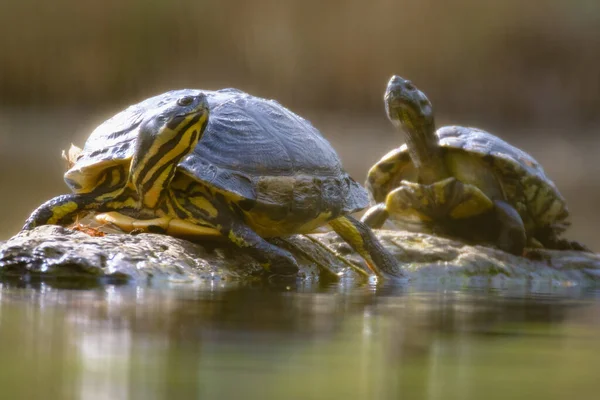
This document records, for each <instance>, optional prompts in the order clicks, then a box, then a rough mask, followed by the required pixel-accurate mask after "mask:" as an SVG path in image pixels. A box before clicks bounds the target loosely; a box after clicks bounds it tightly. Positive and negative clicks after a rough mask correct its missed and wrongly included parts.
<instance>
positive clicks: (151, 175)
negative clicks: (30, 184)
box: [23, 89, 398, 277]
mask: <svg viewBox="0 0 600 400" xmlns="http://www.w3.org/2000/svg"><path fill="white" fill-rule="evenodd" d="M77 153H79V154H77ZM70 154H71V157H73V158H74V159H72V160H71V161H72V164H73V165H72V167H71V168H70V169H69V170H68V171H67V172H66V173H65V175H64V179H65V182H66V183H67V185H68V186H69V188H70V189H71V191H72V193H70V194H65V195H60V196H57V197H55V198H53V199H51V200H49V201H47V202H45V203H44V204H42V205H41V206H39V207H38V208H37V209H36V210H35V211H34V212H33V213H32V214H31V216H30V217H29V218H28V219H27V221H26V223H25V226H24V227H23V229H24V230H30V229H32V228H34V227H36V226H38V225H44V224H55V225H68V224H69V223H71V222H72V221H73V220H74V219H75V218H76V217H77V216H78V214H80V213H81V212H86V211H87V212H89V211H93V212H95V213H96V216H95V218H96V220H98V221H101V222H110V223H113V224H115V225H117V226H118V227H120V228H121V229H122V230H124V231H125V232H131V231H137V232H139V231H148V232H158V233H166V234H170V235H173V236H182V237H210V236H221V237H225V238H227V239H228V240H229V241H230V242H231V243H233V244H235V245H236V246H238V247H239V248H241V249H245V250H247V251H249V252H251V253H252V254H254V255H255V256H256V258H257V259H258V260H259V262H261V264H263V265H264V266H265V269H266V270H267V271H269V272H270V273H272V274H277V275H291V274H295V273H296V272H297V271H298V265H297V262H296V260H295V259H294V257H293V256H292V254H291V253H289V252H288V251H286V250H284V249H282V248H280V247H278V246H276V245H274V244H272V243H270V242H269V241H268V240H266V239H268V238H271V237H281V236H286V235H292V234H302V233H310V232H312V231H314V230H315V229H317V228H319V227H322V226H324V225H326V224H329V226H331V228H333V230H334V231H336V232H337V233H338V234H339V235H340V236H341V237H342V238H343V239H344V240H345V241H346V242H348V243H349V244H350V246H351V247H353V248H354V249H355V250H356V251H357V252H358V253H359V254H360V255H361V256H362V257H363V258H364V259H365V260H366V262H367V265H368V266H369V268H370V269H371V270H372V271H373V272H374V273H375V274H377V275H378V276H380V277H383V276H384V275H385V272H386V271H396V270H397V269H398V268H397V261H396V259H395V258H394V257H393V256H392V255H391V254H390V253H389V252H388V251H387V250H386V249H385V248H384V247H383V245H382V244H381V243H380V242H379V241H378V239H377V238H376V237H375V235H374V234H373V232H372V231H371V229H369V228H368V227H367V226H366V225H365V224H363V223H362V222H360V221H359V220H357V219H355V218H353V217H352V216H351V215H350V214H352V213H354V212H356V211H359V210H362V209H364V208H366V207H367V206H368V204H369V200H368V194H367V192H366V190H365V189H364V188H363V187H362V186H361V185H360V184H358V183H357V182H356V181H355V180H354V179H353V178H351V177H350V175H348V173H347V172H346V171H345V170H344V169H343V167H342V164H341V161H340V158H339V156H338V155H337V153H336V152H335V150H334V149H333V147H332V146H331V145H330V143H329V142H328V141H327V140H326V139H325V138H324V137H323V136H322V134H321V133H320V132H319V131H318V130H317V129H316V128H315V127H314V126H313V125H312V124H311V123H310V122H309V121H307V120H306V119H304V118H302V117H300V116H299V115H297V114H295V113H294V112H292V111H290V110H289V109H287V108H285V107H284V106H282V105H281V104H279V103H278V102H276V101H274V100H268V99H263V98H259V97H255V96H253V95H250V94H248V93H245V92H242V91H240V90H237V89H221V90H216V91H209V90H199V89H179V90H172V91H169V92H166V93H162V94H160V95H157V96H154V97H151V98H148V99H146V100H144V101H141V102H140V103H137V104H134V105H132V106H130V107H128V108H126V109H125V110H123V111H121V112H120V113H118V114H116V115H115V116H114V117H112V118H110V119H108V120H107V121H105V122H104V123H102V124H101V125H100V126H98V127H97V128H96V129H95V130H94V131H93V132H92V133H91V135H90V136H89V138H88V139H87V141H86V143H85V146H84V147H83V149H82V150H80V151H75V152H73V151H71V152H70Z"/></svg>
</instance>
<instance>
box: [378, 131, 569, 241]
mask: <svg viewBox="0 0 600 400" xmlns="http://www.w3.org/2000/svg"><path fill="white" fill-rule="evenodd" d="M436 135H437V136H438V138H439V143H440V145H441V146H442V147H443V148H444V149H445V150H446V151H451V152H452V151H457V152H463V153H467V154H469V155H470V156H473V157H478V158H479V159H481V160H482V161H483V162H484V163H485V164H486V165H489V166H490V167H491V168H492V169H493V171H494V173H495V175H496V176H497V177H498V179H499V182H500V185H501V187H502V190H503V192H504V196H505V199H506V200H507V201H508V202H509V203H510V204H511V205H513V206H514V207H515V209H516V210H517V211H518V212H519V214H520V215H521V218H523V221H524V222H525V225H526V226H527V227H528V228H529V229H533V228H535V227H546V226H552V227H553V228H554V229H556V230H563V229H564V228H565V227H566V226H567V223H566V219H567V217H568V215H569V212H568V209H567V205H566V201H565V199H564V198H563V196H562V195H561V194H560V192H559V191H558V189H557V188H556V185H555V184H554V182H552V181H551V180H550V179H549V178H548V177H547V176H546V174H545V172H544V169H543V168H542V166H541V165H540V164H539V163H538V162H537V161H536V160H535V159H534V158H533V157H531V156H530V155H529V154H527V153H525V152H524V151H522V150H520V149H518V148H516V147H514V146H512V145H510V144H509V143H507V142H505V141H504V140H502V139H500V138H498V137H497V136H494V135H492V134H490V133H488V132H486V131H483V130H480V129H476V128H470V127H461V126H446V127H443V128H440V129H438V130H437V132H436ZM414 177H415V169H414V167H413V165H412V161H411V159H410V155H409V153H408V148H407V146H406V144H404V145H402V146H401V147H399V148H398V149H395V150H393V151H391V152H390V153H388V154H387V155H385V156H384V157H383V158H382V159H381V160H380V161H379V162H378V163H377V164H375V165H374V166H373V167H372V168H371V170H370V171H369V175H368V178H367V183H366V185H367V189H369V191H370V195H371V200H372V203H380V202H383V201H385V198H386V196H387V193H389V192H390V191H392V190H393V189H395V188H396V187H397V186H398V184H399V182H400V181H401V180H402V179H406V180H409V181H412V180H413V179H414Z"/></svg>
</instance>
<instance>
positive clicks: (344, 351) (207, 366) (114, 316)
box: [0, 282, 600, 400]
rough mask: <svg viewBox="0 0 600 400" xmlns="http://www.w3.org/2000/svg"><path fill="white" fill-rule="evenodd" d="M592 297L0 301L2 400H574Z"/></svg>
mask: <svg viewBox="0 0 600 400" xmlns="http://www.w3.org/2000/svg"><path fill="white" fill-rule="evenodd" d="M599 339H600V292H597V291H592V290H587V291H586V290H583V289H578V288H570V289H564V288H560V289H559V288H552V287H547V288H525V287H517V288H514V289H510V290H491V289H481V288H480V289H469V288H465V289H460V290H449V289H448V290H440V289H436V290H433V289H432V290H428V289H427V288H398V287H396V288H392V287H387V288H386V287H380V288H375V287H371V286H362V287H355V286H345V285H344V283H336V284H334V285H321V286H319V285H305V286H303V285H290V286H267V287H264V286H261V287H248V286H238V287H236V286H234V285H231V284H228V285H223V284H220V283H212V284H210V283H207V284H205V285H201V286H190V285H172V286H161V287H151V286H149V287H139V286H133V285H123V286H113V285H106V286H99V287H93V286H83V285H81V284H79V285H78V286H77V285H72V284H69V285H67V286H65V285H64V284H62V285H57V284H56V283H51V282H50V283H24V282H4V283H2V284H1V286H0V354H1V355H2V357H0V398H45V399H75V398H85V399H109V398H110V399H125V398H132V399H138V398H139V399H175V398H197V399H236V398H243V399H261V400H266V399H399V398H407V399H482V398H485V399H506V398H512V399H520V398H523V399H525V398H527V399H564V398H574V399H587V398H596V396H597V395H598V392H599V391H600V381H599V380H598V376H599V375H598V371H599V370H600V359H599V355H600V340H599Z"/></svg>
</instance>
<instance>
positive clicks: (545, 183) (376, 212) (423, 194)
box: [362, 76, 585, 254]
mask: <svg viewBox="0 0 600 400" xmlns="http://www.w3.org/2000/svg"><path fill="white" fill-rule="evenodd" d="M384 101H385V107H386V111H387V115H388V118H389V119H390V121H391V122H392V124H393V125H394V126H396V128H398V129H399V130H400V131H401V132H403V133H404V137H405V139H406V144H404V145H402V146H401V147H400V148H398V149H395V150H392V151H391V152H390V153H388V154H387V155H385V156H384V157H383V158H382V159H381V160H380V161H379V162H377V163H376V164H375V165H374V166H373V167H372V168H371V169H370V171H369V173H368V178H367V183H366V185H367V189H368V190H369V191H370V194H371V198H372V203H373V204H374V205H373V207H371V208H370V209H369V210H368V211H367V213H366V214H365V215H364V217H363V219H362V221H363V222H365V223H367V225H369V226H371V227H374V228H378V227H381V226H382V225H383V224H384V223H385V222H386V220H387V219H388V217H390V220H392V225H394V226H395V227H402V228H408V229H415V228H416V229H421V228H423V229H424V230H430V231H433V232H437V233H442V234H449V235H456V236H459V237H462V238H464V239H468V240H471V241H475V242H491V243H493V244H495V245H497V246H498V247H499V248H500V249H503V250H505V251H508V252H511V253H514V254H522V253H523V249H524V247H525V246H527V245H529V246H535V247H540V246H543V247H547V248H554V249H585V247H584V246H582V245H580V244H579V243H576V242H569V241H566V240H563V239H559V238H558V234H559V233H561V232H562V231H564V230H565V228H566V227H567V226H568V222H567V217H568V215H569V212H568V209H567V205H566V202H565V199H564V198H563V196H562V195H561V194H560V193H559V191H558V189H557V188H556V186H555V185H554V183H553V182H552V181H551V180H550V179H548V177H547V176H546V175H545V173H544V170H543V168H542V166H541V165H540V164H539V163H538V162H537V161H536V160H534V159H533V158H532V157H531V156H530V155H529V154H527V153H525V152H523V151H521V150H519V149H517V148H515V147H514V146H511V145H510V144H508V143H506V142H505V141H503V140H501V139H499V138H498V137H496V136H494V135H492V134H490V133H488V132H485V131H482V130H480V129H475V128H467V127H461V126H445V127H442V128H439V129H438V130H437V131H436V129H435V124H434V116H433V109H432V106H431V103H430V102H429V100H428V99H427V97H426V96H425V94H423V92H421V91H420V90H418V89H417V88H416V87H415V86H414V85H413V84H412V83H411V82H410V81H408V80H405V79H403V78H401V77H399V76H393V77H392V78H391V79H390V81H389V83H388V86H387V90H386V92H385V96H384Z"/></svg>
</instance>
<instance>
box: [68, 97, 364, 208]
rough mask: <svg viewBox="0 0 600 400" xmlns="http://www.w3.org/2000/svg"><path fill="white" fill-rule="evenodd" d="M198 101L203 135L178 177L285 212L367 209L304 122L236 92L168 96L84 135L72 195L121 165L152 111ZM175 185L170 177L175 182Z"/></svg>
mask: <svg viewBox="0 0 600 400" xmlns="http://www.w3.org/2000/svg"><path fill="white" fill-rule="evenodd" d="M200 92H202V93H204V94H205V95H206V97H207V100H208V103H209V108H210V116H209V122H208V125H207V127H206V129H205V132H204V135H203V137H202V138H201V140H200V141H199V143H198V145H197V146H196V148H195V149H194V151H193V152H192V153H190V154H189V155H188V156H187V157H185V158H184V159H183V160H182V162H181V163H180V164H179V166H178V171H179V173H184V174H186V175H188V176H191V177H192V178H193V179H195V180H197V181H199V182H202V183H204V184H205V185H208V186H210V187H213V188H216V189H218V190H220V191H222V192H227V193H230V194H233V195H234V196H235V197H236V198H237V199H238V201H241V200H243V199H246V200H250V201H252V202H257V203H263V204H264V205H267V206H278V207H281V208H285V209H286V210H288V211H292V212H293V211H295V210H296V209H298V210H300V209H308V208H310V209H313V210H314V211H313V212H312V213H311V214H313V215H315V214H314V213H315V212H316V213H323V212H331V214H332V215H334V216H335V215H341V214H347V213H352V212H355V211H358V210H360V209H363V208H365V207H366V206H367V205H368V195H367V192H366V191H365V189H364V188H363V187H362V186H360V185H359V184H358V183H357V182H356V181H354V180H353V179H352V178H351V177H350V176H349V175H348V174H347V173H346V172H345V171H344V170H343V168H342V165H341V161H340V159H339V157H338V155H337V153H336V152H335V150H334V149H333V148H332V147H331V145H330V144H329V142H328V141H327V140H326V139H325V138H323V136H322V135H321V133H320V132H319V131H318V130H317V129H316V128H314V127H313V126H312V125H311V124H310V122H308V121H307V120H305V119H303V118H302V117H300V116H298V115H296V114H295V113H293V112H292V111H290V110H288V109H287V108H285V107H283V106H282V105H281V104H279V103H278V102H276V101H273V100H266V99H262V98H259V97H255V96H251V95H249V94H247V93H244V92H242V91H239V90H236V89H223V90H219V91H204V90H202V91H200V90H193V89H182V90H174V91H170V92H167V93H164V94H161V95H158V96H155V97H152V98H149V99H147V100H145V101H142V102H141V103H138V104H135V105H132V106H130V107H129V108H127V109H126V110H124V111H122V112H121V113H119V114H117V115H116V116H114V117H113V118H111V119H109V120H107V121H106V122H104V123H103V124H102V125H100V126H99V127H98V128H97V129H96V130H94V132H93V133H92V134H91V135H90V137H89V139H88V140H87V142H86V144H85V146H84V148H83V150H82V152H81V154H80V155H79V157H78V159H77V161H76V163H75V165H73V167H72V168H71V169H70V170H69V171H67V173H66V174H65V180H66V182H67V184H68V185H69V186H70V187H71V189H72V190H73V191H74V192H76V193H85V192H88V191H90V190H92V189H94V188H95V187H96V186H97V184H98V179H100V176H101V174H102V173H103V172H105V171H106V170H107V169H108V168H111V167H113V166H115V165H122V164H125V165H128V163H129V162H130V160H131V158H132V156H133V152H134V149H135V142H136V139H137V136H138V134H139V126H140V124H141V122H142V121H143V120H144V118H145V117H147V116H149V115H152V113H153V110H154V109H156V108H157V107H160V106H161V105H163V104H165V103H167V102H170V101H173V100H174V99H177V98H179V97H181V96H184V95H196V94H198V93H200ZM175 179H177V177H176V178H175Z"/></svg>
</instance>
